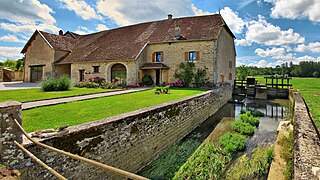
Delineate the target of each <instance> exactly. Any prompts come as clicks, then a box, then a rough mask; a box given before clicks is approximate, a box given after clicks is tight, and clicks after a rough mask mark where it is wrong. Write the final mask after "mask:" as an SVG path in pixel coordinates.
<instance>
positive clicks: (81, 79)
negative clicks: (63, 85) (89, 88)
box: [79, 69, 84, 82]
mask: <svg viewBox="0 0 320 180" xmlns="http://www.w3.org/2000/svg"><path fill="white" fill-rule="evenodd" d="M79 81H80V82H82V81H84V70H83V69H82V70H79Z"/></svg>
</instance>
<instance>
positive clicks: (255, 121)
mask: <svg viewBox="0 0 320 180" xmlns="http://www.w3.org/2000/svg"><path fill="white" fill-rule="evenodd" d="M239 120H241V121H243V122H246V123H249V124H251V125H252V126H256V127H258V126H259V123H260V120H259V118H257V117H254V116H253V115H252V114H251V113H250V111H247V112H246V113H245V114H240V116H239Z"/></svg>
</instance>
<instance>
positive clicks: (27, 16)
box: [0, 0, 56, 24]
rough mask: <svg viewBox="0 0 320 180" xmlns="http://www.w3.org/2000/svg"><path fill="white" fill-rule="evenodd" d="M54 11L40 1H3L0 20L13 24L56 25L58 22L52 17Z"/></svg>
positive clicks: (1, 2) (0, 8)
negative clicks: (42, 23) (44, 23)
mask: <svg viewBox="0 0 320 180" xmlns="http://www.w3.org/2000/svg"><path fill="white" fill-rule="evenodd" d="M51 13H53V10H52V9H51V8H49V7H48V6H47V5H45V4H41V3H40V2H39V1H38V0H23V1H22V0H1V1H0V19H7V20H8V21H11V22H19V23H24V24H25V23H27V24H30V23H33V24H34V23H36V22H39V21H40V22H46V23H47V24H54V23H55V22H56V20H55V19H54V18H53V17H52V15H51Z"/></svg>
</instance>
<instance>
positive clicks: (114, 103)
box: [22, 88, 204, 132]
mask: <svg viewBox="0 0 320 180" xmlns="http://www.w3.org/2000/svg"><path fill="white" fill-rule="evenodd" d="M202 92H204V90H201V89H190V88H179V89H171V90H170V94H160V95H156V94H154V90H147V91H142V92H136V93H131V94H123V95H117V96H110V97H104V98H98V99H92V100H86V101H76V102H70V103H65V104H59V105H55V106H46V107H40V108H34V109H30V110H25V111H23V112H22V119H23V121H22V126H23V128H24V129H25V130H26V131H27V132H31V131H35V130H38V129H49V128H58V127H60V126H64V125H68V126H73V125H77V124H82V123H85V122H90V121H94V120H99V119H103V118H106V117H111V116H115V115H118V114H122V113H126V112H130V111H134V110H138V109H141V108H146V107H150V106H154V105H157V104H161V103H165V102H168V101H172V100H177V99H181V98H184V97H187V96H192V95H195V94H199V93H202Z"/></svg>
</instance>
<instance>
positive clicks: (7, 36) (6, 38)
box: [0, 34, 25, 42]
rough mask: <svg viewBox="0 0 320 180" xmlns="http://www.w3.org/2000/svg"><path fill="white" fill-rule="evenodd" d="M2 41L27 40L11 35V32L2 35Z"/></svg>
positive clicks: (0, 38)
mask: <svg viewBox="0 0 320 180" xmlns="http://www.w3.org/2000/svg"><path fill="white" fill-rule="evenodd" d="M0 41H4V42H25V41H23V40H20V39H18V38H17V37H16V36H14V35H11V34H8V35H4V36H0Z"/></svg>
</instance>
